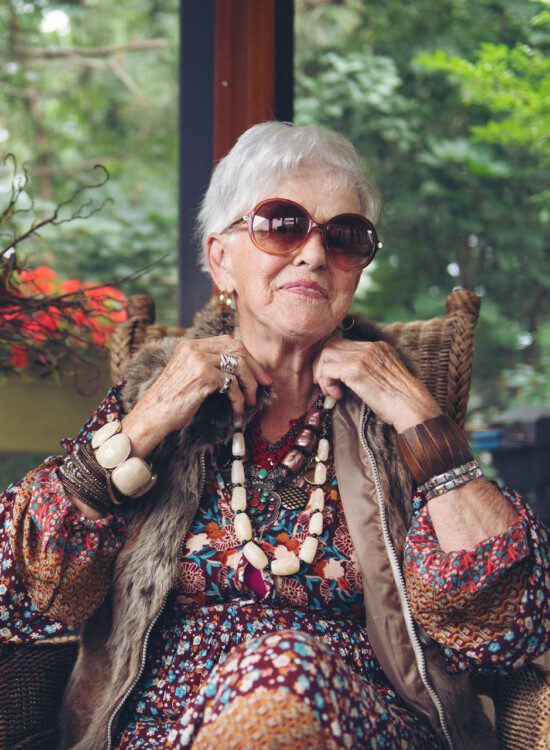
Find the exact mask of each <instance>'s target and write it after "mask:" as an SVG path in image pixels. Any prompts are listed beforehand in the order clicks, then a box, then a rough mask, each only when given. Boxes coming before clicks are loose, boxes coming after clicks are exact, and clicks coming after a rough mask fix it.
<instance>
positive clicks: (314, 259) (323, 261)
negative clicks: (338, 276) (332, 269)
mask: <svg viewBox="0 0 550 750" xmlns="http://www.w3.org/2000/svg"><path fill="white" fill-rule="evenodd" d="M327 262H328V259H327V252H326V250H325V246H324V244H323V238H322V236H321V230H320V229H319V228H318V227H313V229H312V230H311V232H310V233H309V235H308V236H307V239H306V241H305V242H304V244H303V245H301V246H300V247H299V248H298V250H297V251H296V254H295V256H294V259H293V263H294V265H301V264H302V263H305V264H306V265H308V266H309V267H310V268H325V266H326V265H327Z"/></svg>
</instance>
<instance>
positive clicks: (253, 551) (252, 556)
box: [243, 542, 269, 570]
mask: <svg viewBox="0 0 550 750" xmlns="http://www.w3.org/2000/svg"><path fill="white" fill-rule="evenodd" d="M243 555H244V556H245V557H246V559H247V560H248V562H249V563H250V564H251V565H253V566H254V567H255V568H257V570H263V569H264V568H265V566H266V565H267V564H268V562H269V560H268V559H267V555H266V554H265V552H264V551H263V549H262V548H261V547H258V545H257V544H256V543H255V542H247V543H246V544H245V545H244V547H243Z"/></svg>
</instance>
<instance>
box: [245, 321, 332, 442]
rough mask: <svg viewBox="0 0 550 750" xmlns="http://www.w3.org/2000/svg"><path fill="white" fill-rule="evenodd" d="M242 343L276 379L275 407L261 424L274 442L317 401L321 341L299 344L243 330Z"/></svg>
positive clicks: (273, 387)
mask: <svg viewBox="0 0 550 750" xmlns="http://www.w3.org/2000/svg"><path fill="white" fill-rule="evenodd" d="M241 335H242V341H243V344H244V346H245V347H246V348H247V349H248V351H249V352H250V354H251V355H252V356H253V357H254V358H255V359H256V360H257V361H258V362H259V364H260V365H261V366H262V367H263V368H264V369H265V370H266V372H268V373H269V374H270V375H271V377H272V378H273V384H272V390H273V392H274V394H275V395H276V397H277V398H276V399H275V400H274V402H273V404H272V405H271V406H270V407H268V408H267V409H266V411H265V413H264V414H263V415H262V419H261V422H260V425H261V429H262V433H263V435H264V437H265V438H266V439H267V440H269V441H271V442H274V441H276V440H278V439H279V438H280V437H281V435H284V434H285V432H286V431H287V430H288V423H289V421H290V420H291V419H296V418H297V417H300V416H301V415H302V414H303V413H304V412H305V411H306V410H307V409H308V408H309V407H310V406H311V404H312V403H313V401H315V398H316V397H317V396H318V395H319V393H320V390H319V387H318V385H317V384H316V383H314V382H313V362H314V361H315V358H316V357H317V355H318V354H319V352H320V350H321V347H322V342H315V343H311V342H309V343H305V344H302V343H296V342H290V341H284V340H282V339H275V338H273V337H262V338H261V339H260V338H258V337H255V336H250V335H247V332H246V330H245V331H243V330H242V329H241Z"/></svg>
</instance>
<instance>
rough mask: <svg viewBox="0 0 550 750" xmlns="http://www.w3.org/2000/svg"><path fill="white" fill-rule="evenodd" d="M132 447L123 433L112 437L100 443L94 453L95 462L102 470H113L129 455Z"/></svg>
mask: <svg viewBox="0 0 550 750" xmlns="http://www.w3.org/2000/svg"><path fill="white" fill-rule="evenodd" d="M131 450H132V446H131V444H130V438H129V437H128V435H125V434H124V433H123V432H119V433H118V435H113V436H112V437H110V438H108V439H107V440H106V441H105V442H104V443H101V445H100V446H99V448H98V449H97V451H96V453H95V457H96V460H97V462H98V464H99V465H100V466H103V468H104V469H114V468H115V466H118V465H119V464H121V463H122V462H123V461H126V459H127V458H128V456H129V455H130V451H131Z"/></svg>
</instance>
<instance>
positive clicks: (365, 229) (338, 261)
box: [325, 214, 377, 269]
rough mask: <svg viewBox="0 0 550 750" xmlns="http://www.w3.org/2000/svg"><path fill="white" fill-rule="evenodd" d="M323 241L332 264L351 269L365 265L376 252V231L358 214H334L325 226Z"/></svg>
mask: <svg viewBox="0 0 550 750" xmlns="http://www.w3.org/2000/svg"><path fill="white" fill-rule="evenodd" d="M325 242H326V245H327V249H328V251H329V254H330V256H331V259H332V262H333V263H334V265H336V266H338V267H339V268H345V269H351V268H360V267H361V266H363V267H364V266H366V265H367V264H368V263H370V261H371V260H372V259H373V257H374V255H375V252H376V245H377V239H376V233H375V231H374V229H373V227H372V226H371V225H370V224H369V222H367V221H366V220H365V219H362V218H361V217H360V216H351V215H346V214H343V215H342V216H335V217H334V219H332V220H331V221H330V222H329V223H328V224H327V226H326V230H325Z"/></svg>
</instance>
